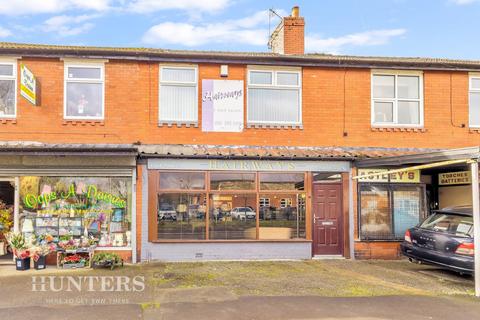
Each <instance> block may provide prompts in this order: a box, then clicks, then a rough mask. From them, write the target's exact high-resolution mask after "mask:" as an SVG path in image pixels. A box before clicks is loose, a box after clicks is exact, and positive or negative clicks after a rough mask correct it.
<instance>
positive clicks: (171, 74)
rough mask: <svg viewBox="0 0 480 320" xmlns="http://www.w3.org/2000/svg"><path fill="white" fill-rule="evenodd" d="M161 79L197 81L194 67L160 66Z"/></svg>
mask: <svg viewBox="0 0 480 320" xmlns="http://www.w3.org/2000/svg"><path fill="white" fill-rule="evenodd" d="M161 79H162V81H176V82H197V79H195V69H193V68H192V69H183V68H181V69H178V68H162V78H161Z"/></svg>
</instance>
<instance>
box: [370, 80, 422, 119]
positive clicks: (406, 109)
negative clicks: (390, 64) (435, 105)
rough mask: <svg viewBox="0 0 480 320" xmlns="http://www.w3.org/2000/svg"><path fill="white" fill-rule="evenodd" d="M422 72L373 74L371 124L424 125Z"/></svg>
mask: <svg viewBox="0 0 480 320" xmlns="http://www.w3.org/2000/svg"><path fill="white" fill-rule="evenodd" d="M422 80H423V79H422V74H421V73H403V72H388V73H386V72H385V73H383V72H378V73H373V74H372V125H375V126H405V127H420V126H423V83H422Z"/></svg>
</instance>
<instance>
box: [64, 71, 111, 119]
mask: <svg viewBox="0 0 480 320" xmlns="http://www.w3.org/2000/svg"><path fill="white" fill-rule="evenodd" d="M104 73H105V72H104V65H103V64H65V119H93V120H103V118H104V112H105V111H104V109H105V107H104V105H105V94H104V78H105V75H104Z"/></svg>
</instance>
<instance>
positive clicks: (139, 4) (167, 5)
mask: <svg viewBox="0 0 480 320" xmlns="http://www.w3.org/2000/svg"><path fill="white" fill-rule="evenodd" d="M231 2H232V0H133V1H132V2H130V3H129V4H128V5H127V6H126V10H128V11H133V12H137V13H150V12H155V11H161V10H171V9H177V10H184V11H191V12H198V11H201V12H209V11H220V10H222V9H225V8H226V7H228V6H229V5H230V4H231Z"/></svg>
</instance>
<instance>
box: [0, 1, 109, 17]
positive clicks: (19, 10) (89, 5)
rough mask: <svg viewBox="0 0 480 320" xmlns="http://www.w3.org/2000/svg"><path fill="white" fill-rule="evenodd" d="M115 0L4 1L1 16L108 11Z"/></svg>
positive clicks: (0, 2) (0, 11) (0, 9)
mask: <svg viewBox="0 0 480 320" xmlns="http://www.w3.org/2000/svg"><path fill="white" fill-rule="evenodd" d="M112 4H113V0H41V1H38V0H3V1H0V15H7V16H18V15H33V14H58V13H61V12H64V11H69V10H88V11H106V10H108V9H110V8H111V5H112Z"/></svg>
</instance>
